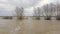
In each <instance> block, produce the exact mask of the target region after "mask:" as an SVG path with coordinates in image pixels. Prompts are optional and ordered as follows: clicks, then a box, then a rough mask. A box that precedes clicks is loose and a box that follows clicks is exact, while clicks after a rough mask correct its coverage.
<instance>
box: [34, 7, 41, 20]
mask: <svg viewBox="0 0 60 34" xmlns="http://www.w3.org/2000/svg"><path fill="white" fill-rule="evenodd" d="M34 15H35V17H36V19H40V9H39V8H37V9H36V8H34Z"/></svg>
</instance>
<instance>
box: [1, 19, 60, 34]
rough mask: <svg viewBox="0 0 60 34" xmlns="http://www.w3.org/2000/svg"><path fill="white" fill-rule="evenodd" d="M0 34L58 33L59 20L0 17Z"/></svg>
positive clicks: (59, 32)
mask: <svg viewBox="0 0 60 34" xmlns="http://www.w3.org/2000/svg"><path fill="white" fill-rule="evenodd" d="M0 34H60V21H57V20H53V21H51V20H49V21H48V20H31V19H30V20H15V19H12V20H10V19H0Z"/></svg>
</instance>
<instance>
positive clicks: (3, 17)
mask: <svg viewBox="0 0 60 34" xmlns="http://www.w3.org/2000/svg"><path fill="white" fill-rule="evenodd" d="M3 19H13V17H8V16H7V17H3Z"/></svg>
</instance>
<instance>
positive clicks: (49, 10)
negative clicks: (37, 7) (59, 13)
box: [43, 3, 55, 20]
mask: <svg viewBox="0 0 60 34" xmlns="http://www.w3.org/2000/svg"><path fill="white" fill-rule="evenodd" d="M43 9H44V11H45V14H46V16H47V17H46V18H45V19H46V20H50V19H51V17H52V15H53V13H55V5H54V4H52V3H50V4H47V5H44V6H43Z"/></svg>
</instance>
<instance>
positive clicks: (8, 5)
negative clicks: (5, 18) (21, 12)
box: [0, 0, 59, 15]
mask: <svg viewBox="0 0 60 34" xmlns="http://www.w3.org/2000/svg"><path fill="white" fill-rule="evenodd" d="M56 1H59V0H0V15H2V14H4V13H6V14H8V13H7V12H8V11H9V14H11V12H12V11H14V10H15V8H16V6H18V7H24V8H25V11H26V13H31V14H32V12H33V8H32V7H41V6H43V5H45V4H48V3H51V2H56ZM2 11H3V12H4V11H6V12H4V13H3V12H2Z"/></svg>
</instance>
